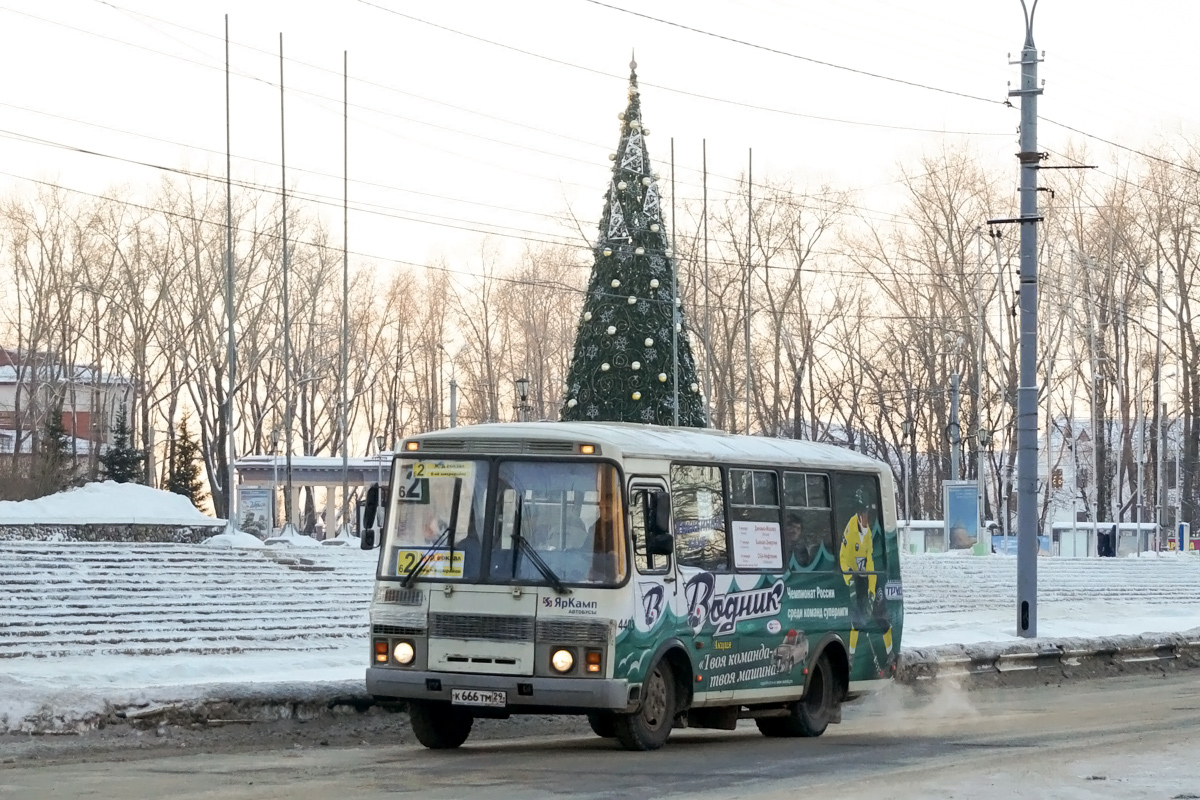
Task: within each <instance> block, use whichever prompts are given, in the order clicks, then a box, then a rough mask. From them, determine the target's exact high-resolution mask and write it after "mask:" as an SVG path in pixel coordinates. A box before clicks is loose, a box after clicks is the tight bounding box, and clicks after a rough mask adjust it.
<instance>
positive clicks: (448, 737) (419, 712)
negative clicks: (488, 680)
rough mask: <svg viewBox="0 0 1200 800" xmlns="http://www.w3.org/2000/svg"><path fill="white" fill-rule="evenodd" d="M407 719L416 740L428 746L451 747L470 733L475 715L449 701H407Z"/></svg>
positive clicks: (435, 748)
mask: <svg viewBox="0 0 1200 800" xmlns="http://www.w3.org/2000/svg"><path fill="white" fill-rule="evenodd" d="M408 719H409V722H411V723H412V729H413V733H414V734H416V737H417V741H418V742H420V743H421V744H423V745H425V746H426V747H428V748H429V749H430V750H452V749H454V748H455V747H458V746H459V745H461V744H462V743H463V742H465V741H466V740H467V737H468V736H470V735H471V726H472V725H474V724H475V718H474V717H473V716H471V714H470V712H468V711H463V710H462V709H461V708H455V707H454V706H452V705H450V704H449V703H438V702H432V701H429V700H410V701H408Z"/></svg>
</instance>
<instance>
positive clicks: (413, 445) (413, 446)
mask: <svg viewBox="0 0 1200 800" xmlns="http://www.w3.org/2000/svg"><path fill="white" fill-rule="evenodd" d="M404 449H405V450H408V451H409V452H412V451H413V450H420V449H421V443H420V442H405V443H404Z"/></svg>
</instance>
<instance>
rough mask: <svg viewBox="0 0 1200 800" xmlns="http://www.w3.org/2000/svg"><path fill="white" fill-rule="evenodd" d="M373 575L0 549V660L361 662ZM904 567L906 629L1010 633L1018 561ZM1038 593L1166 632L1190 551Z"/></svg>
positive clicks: (166, 553)
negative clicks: (322, 656)
mask: <svg viewBox="0 0 1200 800" xmlns="http://www.w3.org/2000/svg"><path fill="white" fill-rule="evenodd" d="M374 569H375V558H374V554H372V553H363V552H361V551H359V550H355V549H351V548H345V547H337V548H334V547H320V548H304V549H299V548H296V549H287V548H283V549H247V550H238V549H224V548H211V547H203V546H198V545H179V544H80V543H38V542H6V543H0V664H7V665H9V666H13V665H15V664H16V660H23V659H43V658H71V657H79V656H82V657H88V656H105V655H108V656H168V655H181V656H186V655H188V654H196V655H227V656H234V657H238V656H239V655H241V656H242V657H246V658H250V657H253V656H255V655H261V656H269V655H270V654H273V653H289V654H292V656H293V657H294V656H295V655H296V654H298V653H299V652H307V653H322V652H324V653H328V654H330V655H331V656H333V655H337V656H338V657H339V658H341V659H343V661H345V662H346V663H352V664H355V665H357V664H358V662H359V659H358V654H359V652H360V651H361V649H362V648H363V647H365V642H366V639H367V627H368V621H367V607H368V604H369V601H370V597H371V590H372V581H373V577H374V575H373V573H374ZM901 570H902V573H903V579H904V597H905V604H906V612H907V615H908V622H909V624H908V625H907V626H906V627H907V628H908V630H909V633H910V634H912V636H918V634H920V633H921V632H922V631H924V632H925V638H926V639H931V637H932V639H931V640H933V639H935V640H937V641H941V639H938V638H937V637H938V636H942V634H941V633H939V631H942V630H943V629H945V634H944V635H945V636H954V635H963V636H966V634H965V633H963V634H957V633H954V631H957V630H959V628H962V626H963V625H965V624H966V623H967V622H971V623H972V626H973V627H971V629H970V631H968V633H970V634H971V636H970V640H972V641H976V640H981V639H980V637H981V636H984V639H986V635H985V633H986V632H984V631H982V628H987V627H988V626H989V625H991V626H992V627H996V629H997V630H1000V629H1001V627H1002V628H1003V629H1004V630H1007V629H1008V628H1009V627H1010V625H1009V624H1008V622H1009V616H1010V615H1011V613H1012V609H1013V607H1014V605H1015V602H1016V570H1017V567H1016V559H1015V558H1014V557H1012V556H983V557H973V556H969V555H965V554H958V553H953V554H942V555H912V556H905V557H903V559H902V561H901ZM1038 591H1039V600H1040V602H1041V603H1042V604H1043V607H1044V608H1045V609H1046V610H1047V611H1048V612H1049V611H1050V610H1051V609H1053V610H1054V613H1052V614H1051V613H1047V614H1046V615H1044V618H1045V619H1046V620H1050V619H1067V618H1071V619H1074V618H1079V619H1086V620H1093V619H1096V618H1099V617H1105V618H1113V617H1114V615H1116V616H1120V614H1124V615H1125V616H1127V617H1128V616H1130V615H1133V614H1134V612H1135V611H1136V616H1137V620H1136V621H1134V620H1131V621H1130V624H1131V625H1136V627H1137V629H1136V630H1134V629H1130V630H1128V631H1124V632H1128V633H1141V632H1143V631H1144V630H1159V629H1161V630H1174V629H1177V628H1176V627H1171V626H1170V625H1168V626H1166V627H1162V625H1161V624H1160V623H1159V622H1157V620H1159V619H1161V618H1164V617H1166V616H1170V615H1174V616H1176V617H1180V618H1181V619H1180V621H1181V623H1182V617H1183V616H1185V613H1184V612H1186V614H1193V615H1194V614H1196V613H1200V611H1198V609H1200V558H1193V557H1189V556H1182V555H1179V556H1175V557H1169V558H1165V557H1159V558H1151V557H1145V558H1140V559H1138V558H1123V559H1065V558H1041V559H1039V560H1038ZM1118 612H1119V613H1118ZM967 617H969V618H970V619H969V620H968V619H966V618H967ZM1147 619H1149V620H1150V622H1147ZM993 620H1004V621H1005V622H1004V625H1003V626H998V625H992V621H993ZM985 623H986V624H985ZM954 626H958V628H955V627H954ZM1156 626H1157V627H1156ZM976 628H980V629H981V630H980V631H976V630H975V629H976ZM988 629H989V630H990V628H988ZM962 630H964V631H966V630H967V629H966V628H962ZM912 636H910V637H909V638H910V639H911V638H912ZM912 640H913V642H914V643H915V642H918V641H924V640H922V639H920V638H919V636H918V638H916V639H912ZM950 641H960V640H959V639H950ZM961 641H967V639H961ZM3 671H4V667H0V673H2V672H3Z"/></svg>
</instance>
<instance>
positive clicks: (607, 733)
mask: <svg viewBox="0 0 1200 800" xmlns="http://www.w3.org/2000/svg"><path fill="white" fill-rule="evenodd" d="M587 718H588V725H591V726H592V733H594V734H596V735H597V736H599V737H600V738H601V739H612V738H613V737H614V736H616V735H617V732H616V730H615V729H614V727H613V715H612V713H611V712H608V711H590V712H588V715H587Z"/></svg>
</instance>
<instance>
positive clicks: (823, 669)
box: [755, 653, 842, 737]
mask: <svg viewBox="0 0 1200 800" xmlns="http://www.w3.org/2000/svg"><path fill="white" fill-rule="evenodd" d="M841 703H842V692H841V681H840V679H839V678H838V675H837V673H836V672H834V669H833V664H831V663H830V661H829V656H827V655H825V654H824V653H822V654H821V657H820V658H818V659H817V662H816V663H815V664H814V665H813V672H812V676H811V677H810V678H809V681H808V691H807V692H806V693H805V695H804V697H803V698H802V699H800V700H798V701H796V702H795V703H792V705H791V708H790V709H789V711H790V713H789V714H788V715H787V716H786V717H763V718H760V719H757V720H755V722H756V723H757V724H758V730H759V732H760V733H762V735H763V736H771V737H775V736H820V735H821V734H822V733H824V732H825V729H826V728H827V727H829V723H830V722H832V721H833V720H834V719H835V718H836V717H837V712H838V707H839V706H840V705H841Z"/></svg>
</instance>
